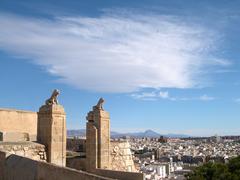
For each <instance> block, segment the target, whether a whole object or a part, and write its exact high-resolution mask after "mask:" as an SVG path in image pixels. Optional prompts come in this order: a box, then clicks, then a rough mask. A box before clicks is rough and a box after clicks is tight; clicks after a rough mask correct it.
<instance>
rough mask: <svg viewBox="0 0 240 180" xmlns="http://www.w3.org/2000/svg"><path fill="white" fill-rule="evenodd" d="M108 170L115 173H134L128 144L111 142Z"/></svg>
mask: <svg viewBox="0 0 240 180" xmlns="http://www.w3.org/2000/svg"><path fill="white" fill-rule="evenodd" d="M110 144H111V146H110V166H111V167H110V168H111V169H112V170H116V171H128V172H136V169H135V165H134V162H133V158H132V153H131V150H130V144H129V142H118V141H111V143H110Z"/></svg>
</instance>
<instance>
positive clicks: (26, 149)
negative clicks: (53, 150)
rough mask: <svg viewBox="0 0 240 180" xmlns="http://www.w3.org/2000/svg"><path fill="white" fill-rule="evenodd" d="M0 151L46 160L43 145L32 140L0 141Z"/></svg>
mask: <svg viewBox="0 0 240 180" xmlns="http://www.w3.org/2000/svg"><path fill="white" fill-rule="evenodd" d="M0 151H3V152H7V153H9V154H16V155H19V156H24V157H28V158H30V159H34V160H38V161H46V152H45V146H44V145H42V144H38V143H34V142H14V143H12V142H0Z"/></svg>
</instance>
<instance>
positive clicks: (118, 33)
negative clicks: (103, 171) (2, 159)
mask: <svg viewBox="0 0 240 180" xmlns="http://www.w3.org/2000/svg"><path fill="white" fill-rule="evenodd" d="M238 7H240V1H227V0H213V1H207V0H203V1H199V2H198V1H194V0H182V1H175V0H169V1H164V0H160V1H159V0H141V1H137V0H132V1H116V0H106V1H98V0H90V1H64V0H58V1H57V0H48V1H46V0H43V1H34V2H33V1H29V0H26V1H17V0H10V1H9V0H2V1H1V2H0V25H1V27H0V80H1V85H0V108H15V109H24V110H32V111H38V108H39V107H40V106H41V105H42V104H43V103H44V101H45V100H46V99H47V98H48V97H49V96H50V95H51V92H52V90H53V89H55V88H57V89H59V90H60V91H61V94H60V96H59V102H60V104H62V105H63V106H64V108H65V110H66V113H67V128H68V129H84V128H85V123H86V115H87V112H89V110H90V109H91V108H92V106H94V105H95V104H96V103H97V101H98V99H99V98H100V97H103V98H104V99H105V101H106V102H105V104H104V108H105V110H107V111H108V112H110V118H111V129H112V131H117V132H122V133H125V132H139V131H145V130H147V129H152V130H154V131H156V132H158V133H160V134H169V133H174V134H187V135H193V136H212V135H215V134H218V135H240V128H239V127H240V121H239V118H240V93H239V92H240V80H239V77H240V72H239V70H240V62H239V57H240V55H239V47H240V36H239V27H240V12H239V10H238Z"/></svg>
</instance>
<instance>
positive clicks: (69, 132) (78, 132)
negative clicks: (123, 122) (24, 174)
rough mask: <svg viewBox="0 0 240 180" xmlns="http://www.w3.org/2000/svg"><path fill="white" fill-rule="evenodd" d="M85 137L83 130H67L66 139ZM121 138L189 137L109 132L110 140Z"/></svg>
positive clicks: (153, 132) (183, 135) (150, 132)
mask: <svg viewBox="0 0 240 180" xmlns="http://www.w3.org/2000/svg"><path fill="white" fill-rule="evenodd" d="M85 135H86V130H85V129H78V130H67V136H68V137H73V136H85ZM123 136H129V137H138V138H142V137H152V138H156V137H160V136H164V137H171V138H186V137H190V136H189V135H186V134H159V133H157V132H155V131H153V130H150V129H149V130H146V131H144V132H133V133H119V132H115V131H111V137H112V138H119V137H123Z"/></svg>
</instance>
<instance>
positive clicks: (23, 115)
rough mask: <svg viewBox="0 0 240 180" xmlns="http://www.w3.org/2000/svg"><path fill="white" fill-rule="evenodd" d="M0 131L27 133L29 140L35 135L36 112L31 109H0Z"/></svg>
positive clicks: (33, 138)
mask: <svg viewBox="0 0 240 180" xmlns="http://www.w3.org/2000/svg"><path fill="white" fill-rule="evenodd" d="M0 131H1V132H3V133H5V132H19V133H28V134H29V140H30V141H35V140H36V136H37V113H36V112H31V111H22V110H13V109H0Z"/></svg>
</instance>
